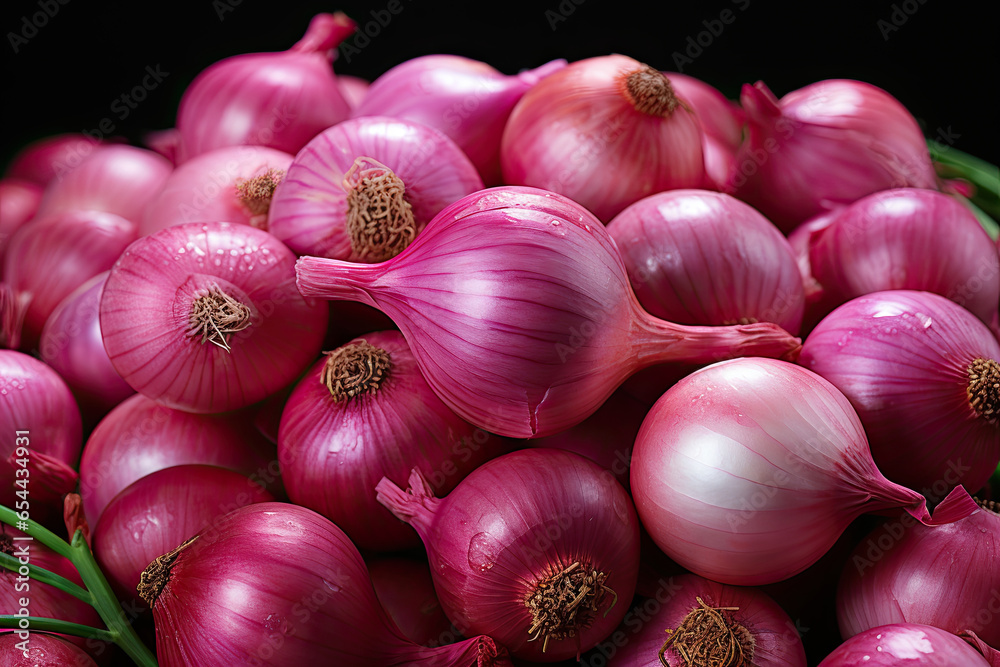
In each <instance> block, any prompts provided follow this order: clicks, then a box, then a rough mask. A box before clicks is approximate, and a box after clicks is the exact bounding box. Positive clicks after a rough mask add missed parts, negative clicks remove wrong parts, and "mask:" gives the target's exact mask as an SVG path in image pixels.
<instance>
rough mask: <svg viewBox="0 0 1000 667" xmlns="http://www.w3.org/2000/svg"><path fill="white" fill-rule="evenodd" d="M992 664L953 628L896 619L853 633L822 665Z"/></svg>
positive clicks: (966, 666) (938, 666) (971, 666)
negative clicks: (951, 629)
mask: <svg viewBox="0 0 1000 667" xmlns="http://www.w3.org/2000/svg"><path fill="white" fill-rule="evenodd" d="M991 664H993V663H990V662H989V661H987V660H986V659H985V658H983V656H982V654H981V653H979V652H978V651H976V649H974V648H973V647H972V646H970V645H969V644H967V643H966V642H964V641H963V640H962V639H960V638H959V637H957V636H955V635H953V634H951V633H950V632H945V631H944V630H941V629H939V628H935V627H931V626H929V625H920V624H917V623H893V624H889V625H883V626H880V627H877V628H872V629H870V630H866V631H865V632H863V633H861V634H858V635H855V636H853V637H851V638H850V639H848V640H847V641H846V642H844V643H843V644H841V645H840V646H839V647H838V648H837V649H836V650H834V651H833V653H831V654H830V655H828V656H827V657H826V658H825V659H824V660H823V662H821V663H819V667H856V666H857V665H865V666H866V667H909V666H911V665H912V667H958V666H959V665H961V667H990V665H991Z"/></svg>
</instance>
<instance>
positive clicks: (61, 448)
mask: <svg viewBox="0 0 1000 667" xmlns="http://www.w3.org/2000/svg"><path fill="white" fill-rule="evenodd" d="M0 426H2V428H3V430H4V433H6V435H5V436H4V437H3V439H2V440H0V443H2V444H0V505H6V506H7V507H10V508H13V509H16V510H17V511H22V510H26V511H27V512H28V515H29V516H30V517H31V518H32V519H34V520H35V521H39V522H43V523H47V522H48V521H50V520H52V519H54V518H57V517H61V516H62V497H63V494H66V493H69V492H70V491H72V490H73V489H74V488H76V482H77V473H76V470H74V468H75V467H76V462H77V459H79V457H80V447H81V445H82V444H83V434H82V428H83V427H82V425H81V421H80V410H79V409H78V408H77V406H76V401H74V400H73V394H72V393H70V390H69V387H67V386H66V383H65V382H63V380H62V378H60V377H59V375H58V374H57V373H56V372H55V371H54V370H52V369H51V368H49V367H48V366H46V365H45V364H44V363H42V362H41V361H38V360H37V359H35V358H34V357H29V356H28V355H26V354H22V353H21V352H16V351H14V350H0ZM25 469H27V471H28V472H27V474H25V473H24V472H23V471H24V470H25ZM18 471H21V472H20V473H18ZM18 480H23V481H22V482H21V483H18ZM18 491H20V492H21V493H20V495H18V493H17V492H18ZM25 492H27V493H25ZM25 496H27V497H25ZM25 501H27V502H25Z"/></svg>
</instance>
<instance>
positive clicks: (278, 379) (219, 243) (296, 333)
mask: <svg viewBox="0 0 1000 667" xmlns="http://www.w3.org/2000/svg"><path fill="white" fill-rule="evenodd" d="M294 261H295V256H294V255H293V254H292V252H291V251H290V250H289V249H288V248H286V247H285V246H284V245H283V244H282V243H281V242H280V241H278V240H277V239H276V238H274V237H273V236H271V235H270V234H268V233H267V232H265V231H262V230H259V229H256V228H254V227H251V226H249V225H235V224H230V223H224V222H216V223H200V222H191V223H186V224H183V225H176V226H174V227H168V228H167V229H163V230H161V231H159V232H157V233H155V234H152V235H150V236H145V237H143V238H141V239H139V240H138V241H136V242H135V243H133V244H132V245H131V246H129V248H128V249H127V250H126V251H125V252H124V253H123V254H122V256H121V258H120V259H119V260H118V262H116V263H115V265H114V267H113V268H112V269H111V275H110V276H108V282H107V284H106V285H105V286H104V294H103V295H102V296H101V331H102V332H103V334H104V347H105V349H106V350H107V351H108V357H110V359H111V363H112V364H113V365H114V367H115V370H116V371H118V373H119V374H120V375H121V376H122V377H123V378H124V379H125V381H126V382H128V383H129V384H130V385H131V386H132V387H133V388H134V389H135V390H136V391H138V392H139V393H141V394H144V395H146V396H149V397H150V398H152V399H154V400H157V401H159V402H161V403H163V404H164V405H167V406H170V407H175V408H179V409H183V410H189V411H191V412H222V411H225V410H235V409H238V408H242V407H245V406H247V405H250V404H251V403H255V402H257V401H260V400H262V399H264V398H266V397H268V396H269V395H271V394H273V393H274V392H276V391H278V390H279V389H281V388H282V387H284V386H286V385H288V384H289V383H291V382H292V381H294V380H295V379H296V378H297V377H298V375H299V373H301V372H302V371H303V370H305V369H306V368H307V367H308V365H309V364H310V363H312V361H313V359H315V358H316V356H317V355H318V354H319V348H320V344H321V343H322V340H323V334H324V333H325V329H326V317H327V308H326V304H324V303H322V302H320V301H316V300H312V299H309V300H306V299H303V298H302V296H301V295H300V294H299V293H298V291H297V290H296V287H295V281H294V279H295V271H294Z"/></svg>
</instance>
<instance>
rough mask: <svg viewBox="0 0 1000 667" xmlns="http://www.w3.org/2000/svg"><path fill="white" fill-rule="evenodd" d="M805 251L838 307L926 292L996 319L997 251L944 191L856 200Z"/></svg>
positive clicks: (904, 191) (999, 296)
mask: <svg viewBox="0 0 1000 667" xmlns="http://www.w3.org/2000/svg"><path fill="white" fill-rule="evenodd" d="M808 248H809V265H810V269H811V271H812V276H813V277H814V278H815V280H816V281H817V282H818V283H819V285H820V288H821V289H822V291H823V292H824V294H823V297H822V298H824V299H825V300H827V301H828V302H829V303H832V304H833V305H834V306H835V305H839V304H841V303H844V302H845V301H848V300H849V299H852V298H854V297H857V296H861V295H863V294H869V293H871V292H879V291H883V290H921V291H925V292H934V293H935V294H940V295H942V296H946V297H948V298H949V299H951V300H952V301H954V302H955V303H957V304H959V305H960V306H963V307H965V308H966V309H967V310H970V311H972V312H973V313H975V314H976V316H977V317H978V318H979V319H981V320H982V321H983V322H986V323H987V324H989V323H990V322H991V321H993V318H995V317H996V315H997V302H998V301H1000V258H998V257H997V253H996V249H995V247H993V244H992V242H991V241H990V237H989V235H988V234H987V233H986V230H984V229H983V228H982V226H981V225H980V224H979V221H978V220H977V219H976V216H975V215H974V214H973V213H972V211H970V210H969V209H968V208H966V207H965V206H964V205H963V204H961V203H959V202H958V201H957V200H955V199H954V198H952V197H949V196H948V195H945V194H942V193H940V192H937V191H934V190H921V189H917V188H898V189H894V190H886V191H884V192H877V193H875V194H872V195H869V196H867V197H864V198H862V199H859V200H858V201H856V202H854V203H853V204H851V205H850V206H848V207H847V208H844V209H841V210H840V211H839V212H837V213H836V214H835V215H834V216H833V217H832V219H831V220H830V221H829V224H828V225H826V226H825V227H823V228H822V229H821V230H820V231H817V232H815V233H813V234H812V235H810V237H809V241H808ZM831 310H832V308H831Z"/></svg>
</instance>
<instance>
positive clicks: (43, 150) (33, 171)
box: [5, 134, 115, 187]
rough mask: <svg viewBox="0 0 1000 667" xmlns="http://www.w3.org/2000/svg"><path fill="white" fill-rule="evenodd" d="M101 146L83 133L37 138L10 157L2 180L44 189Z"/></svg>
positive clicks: (100, 143) (112, 140)
mask: <svg viewBox="0 0 1000 667" xmlns="http://www.w3.org/2000/svg"><path fill="white" fill-rule="evenodd" d="M110 141H111V142H114V141H115V139H110ZM103 145H104V144H103V143H102V142H100V141H97V140H95V139H92V138H91V137H88V136H86V135H84V134H56V135H53V136H51V137H45V138H43V139H39V140H38V141H34V142H32V143H30V144H28V145H27V146H25V147H24V148H22V149H21V150H20V151H19V152H18V154H17V155H16V156H14V159H13V160H12V161H11V163H10V165H9V166H8V167H7V173H6V174H5V178H7V177H9V178H23V179H24V180H27V181H32V182H33V183H37V184H38V185H41V186H42V187H44V186H46V185H48V184H49V183H51V182H52V181H54V180H57V179H61V178H62V177H63V176H64V175H65V174H66V173H67V172H68V171H70V170H71V169H73V168H75V167H78V166H80V163H81V162H83V160H84V159H85V158H87V157H88V156H90V154H91V153H93V152H94V150H95V149H97V148H99V147H101V146H103Z"/></svg>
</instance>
